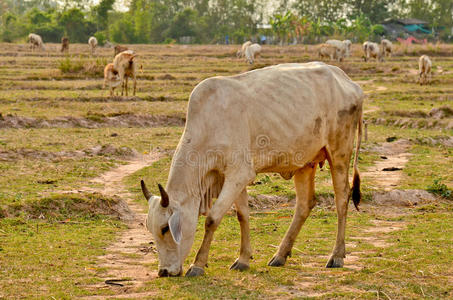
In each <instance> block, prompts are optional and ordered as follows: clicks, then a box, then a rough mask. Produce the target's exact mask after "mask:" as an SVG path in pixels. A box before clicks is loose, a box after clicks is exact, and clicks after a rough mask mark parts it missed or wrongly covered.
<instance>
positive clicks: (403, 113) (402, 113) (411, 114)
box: [383, 110, 429, 118]
mask: <svg viewBox="0 0 453 300" xmlns="http://www.w3.org/2000/svg"><path fill="white" fill-rule="evenodd" d="M383 113H384V114H385V115H388V116H396V117H404V118H427V117H428V116H429V115H428V114H427V113H426V112H424V111H421V110H413V111H407V110H392V111H384V112H383Z"/></svg>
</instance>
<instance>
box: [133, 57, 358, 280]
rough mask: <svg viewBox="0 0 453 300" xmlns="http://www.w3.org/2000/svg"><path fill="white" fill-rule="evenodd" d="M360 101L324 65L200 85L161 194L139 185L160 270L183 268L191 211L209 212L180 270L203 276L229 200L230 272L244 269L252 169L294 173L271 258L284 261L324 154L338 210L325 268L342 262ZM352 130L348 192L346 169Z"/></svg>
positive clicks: (310, 203)
mask: <svg viewBox="0 0 453 300" xmlns="http://www.w3.org/2000/svg"><path fill="white" fill-rule="evenodd" d="M326 87H327V88H326ZM363 99H364V93H363V91H362V89H361V88H360V86H359V85H358V84H356V83H355V82H353V81H352V80H351V79H350V78H349V77H348V76H347V75H346V74H345V73H344V72H343V71H342V70H341V69H340V68H337V67H335V66H330V65H327V64H325V63H322V62H311V63H305V64H297V63H292V64H281V65H275V66H270V67H266V68H262V69H258V70H253V71H249V72H246V73H243V74H240V75H235V76H226V77H224V76H217V77H212V78H208V79H206V80H204V81H202V82H201V83H199V84H198V85H197V86H196V87H195V88H194V90H193V91H192V93H191V95H190V98H189V105H188V112H187V121H186V125H185V129H184V133H183V135H182V137H181V139H180V141H179V144H178V147H177V149H176V152H175V154H174V156H173V160H172V163H171V168H170V173H169V175H168V181H167V185H166V187H165V188H164V187H162V186H161V185H160V184H159V185H158V187H159V192H160V196H154V195H152V194H151V193H150V192H149V190H148V189H147V187H146V184H145V183H144V182H143V180H142V181H141V186H142V191H143V194H144V196H145V198H146V199H147V200H148V207H149V210H148V215H147V217H146V220H145V224H146V228H147V230H148V231H149V232H151V233H152V235H153V237H154V242H155V245H156V247H157V252H158V258H159V270H158V276H160V277H164V276H179V275H181V274H182V265H183V263H184V261H185V259H186V258H187V256H188V254H189V252H190V250H191V247H192V245H193V242H194V237H195V231H196V228H197V223H198V217H199V216H200V215H206V216H207V217H206V222H205V233H204V238H203V242H202V244H201V247H200V249H199V251H198V254H197V255H196V258H195V261H194V263H193V264H192V265H191V266H190V268H189V270H188V271H187V273H186V276H199V275H203V274H204V267H205V266H206V264H207V261H208V251H209V248H210V244H211V242H212V239H213V234H214V231H215V230H216V228H217V227H218V226H219V223H220V222H221V219H222V217H223V216H224V215H225V213H226V212H227V211H228V210H229V209H230V207H231V206H232V205H233V204H234V205H235V207H236V210H237V218H238V220H239V223H240V228H241V246H240V255H239V258H238V259H237V260H236V261H235V262H234V263H233V265H232V266H231V267H230V269H234V270H246V269H248V268H249V261H250V258H251V255H252V251H251V247H250V229H249V208H248V196H247V191H246V187H247V185H249V184H251V183H252V182H253V180H254V179H255V177H256V175H257V174H258V173H268V172H276V173H280V174H281V175H282V177H283V178H285V179H290V178H292V177H294V183H295V187H296V189H295V190H296V196H297V197H296V210H295V214H294V217H293V220H292V223H291V226H290V227H289V229H288V231H287V232H286V235H285V237H284V238H283V241H282V242H281V244H280V246H279V249H278V250H277V252H276V254H275V255H274V257H273V258H272V259H271V260H270V261H269V263H268V265H269V266H275V267H277V266H283V265H284V264H285V262H286V260H287V257H288V256H289V255H290V253H291V248H292V246H293V243H294V241H295V239H296V237H297V235H298V233H299V231H300V228H301V226H302V224H303V223H304V222H305V220H306V218H307V217H308V216H309V214H310V211H311V210H312V208H313V207H314V206H315V204H316V198H315V196H314V178H315V172H316V169H317V166H318V165H320V166H322V165H323V164H324V162H325V161H326V160H327V161H328V162H329V165H330V172H331V174H332V179H333V188H334V192H335V203H336V208H337V214H338V231H337V238H336V243H335V247H334V248H333V252H332V255H331V256H330V258H329V260H328V262H327V265H326V267H328V268H336V267H342V266H343V259H344V257H345V254H346V252H345V251H346V250H345V240H344V239H345V226H346V214H347V209H348V202H349V198H350V195H352V199H353V202H354V204H355V206H356V208H357V207H358V205H359V203H360V197H361V195H360V175H359V170H358V165H357V160H358V152H359V149H360V141H361V137H362V104H363ZM356 133H357V142H356V148H355V150H356V151H355V156H354V162H353V168H354V176H353V185H352V189H351V188H350V186H349V180H348V174H349V163H350V159H351V156H352V152H353V144H354V139H355V134H356ZM213 199H216V200H215V202H214V203H213Z"/></svg>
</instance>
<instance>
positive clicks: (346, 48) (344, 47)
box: [326, 40, 352, 57]
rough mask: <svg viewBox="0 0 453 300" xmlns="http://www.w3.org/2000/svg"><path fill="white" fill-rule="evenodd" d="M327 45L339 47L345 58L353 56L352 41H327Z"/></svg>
mask: <svg viewBox="0 0 453 300" xmlns="http://www.w3.org/2000/svg"><path fill="white" fill-rule="evenodd" d="M326 44H328V45H332V46H335V47H337V48H338V49H339V50H340V52H342V53H343V56H344V57H349V56H351V45H352V43H351V41H350V40H344V41H339V40H328V41H326Z"/></svg>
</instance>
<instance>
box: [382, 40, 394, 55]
mask: <svg viewBox="0 0 453 300" xmlns="http://www.w3.org/2000/svg"><path fill="white" fill-rule="evenodd" d="M381 48H382V51H383V52H384V56H392V51H393V44H392V42H390V41H389V40H387V39H383V40H382V41H381Z"/></svg>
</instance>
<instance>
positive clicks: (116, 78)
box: [103, 64, 121, 97]
mask: <svg viewBox="0 0 453 300" xmlns="http://www.w3.org/2000/svg"><path fill="white" fill-rule="evenodd" d="M120 84H121V78H120V75H119V74H118V71H117V70H115V68H114V67H113V64H108V65H106V66H105V68H104V86H103V88H104V89H105V88H106V87H107V85H108V86H109V89H110V96H111V97H112V96H113V93H114V91H115V88H116V87H117V86H119V85H120Z"/></svg>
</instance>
